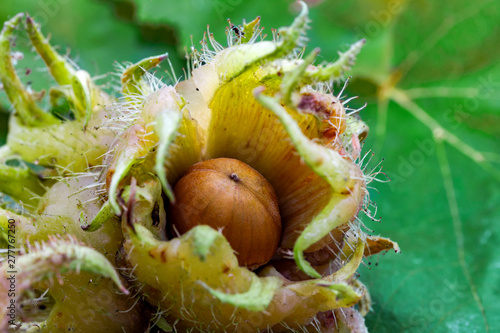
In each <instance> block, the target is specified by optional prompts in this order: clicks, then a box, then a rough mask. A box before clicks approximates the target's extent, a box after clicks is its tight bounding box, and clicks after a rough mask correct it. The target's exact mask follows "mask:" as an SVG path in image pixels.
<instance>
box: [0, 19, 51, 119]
mask: <svg viewBox="0 0 500 333" xmlns="http://www.w3.org/2000/svg"><path fill="white" fill-rule="evenodd" d="M23 17H24V14H22V13H21V14H17V15H16V16H14V17H13V18H11V19H10V20H9V21H7V22H5V24H4V26H3V29H2V32H1V33H0V81H2V83H3V87H4V89H5V92H6V93H7V96H8V97H9V99H10V102H11V103H12V105H14V107H15V110H16V114H17V116H18V117H19V118H20V119H21V122H22V123H23V124H24V125H26V126H30V127H38V126H47V125H51V124H57V123H58V122H59V121H58V120H57V119H56V118H55V117H53V116H52V115H51V114H49V113H46V112H44V111H43V110H42V109H41V108H40V107H39V106H38V105H37V104H36V102H35V100H34V98H33V96H32V95H31V94H30V93H29V92H28V91H27V90H26V89H25V88H24V86H23V84H22V83H21V80H20V79H19V76H18V75H17V73H16V69H15V68H14V65H13V64H12V59H11V48H10V39H11V38H12V34H13V31H14V29H15V28H16V26H17V25H18V24H19V22H21V19H22V18H23Z"/></svg>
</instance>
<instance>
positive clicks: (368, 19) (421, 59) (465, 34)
mask: <svg viewBox="0 0 500 333" xmlns="http://www.w3.org/2000/svg"><path fill="white" fill-rule="evenodd" d="M5 3H6V4H7V6H6V5H5ZM63 3H64V4H63ZM48 4H60V5H59V7H58V8H59V9H57V11H55V13H54V14H53V15H52V17H51V20H50V21H49V22H48V23H47V24H45V25H44V31H46V32H49V31H50V32H52V35H53V41H56V42H57V43H58V44H60V45H64V46H71V48H72V51H73V53H72V54H77V55H80V57H79V62H78V63H79V64H80V65H81V66H82V67H84V68H86V69H88V70H90V72H91V73H92V74H102V73H103V72H106V71H109V70H111V64H112V61H113V60H115V59H116V60H119V61H124V60H130V61H137V60H138V59H139V58H140V57H142V56H145V55H150V54H158V53H162V52H165V51H170V52H171V56H172V55H173V54H172V52H174V51H173V49H172V48H170V49H169V48H168V47H167V45H161V44H158V41H166V43H167V44H168V43H169V40H171V41H172V44H175V46H176V48H177V51H178V53H177V54H175V55H173V56H172V57H171V58H172V60H173V61H174V64H175V65H176V66H177V68H178V69H179V71H178V72H180V65H179V64H180V62H179V59H181V58H182V57H183V54H182V52H181V51H182V50H183V47H184V46H190V45H191V41H190V35H193V36H194V37H193V38H194V40H195V41H198V40H199V39H200V38H201V37H202V31H203V30H205V29H206V24H210V31H211V32H214V34H215V36H216V38H218V39H219V41H221V42H222V41H224V40H225V35H224V34H223V31H224V28H225V26H227V22H226V18H231V20H232V22H234V23H239V22H241V20H242V19H244V18H245V19H247V21H248V20H251V19H253V18H254V17H256V16H257V15H260V16H261V17H262V25H263V26H265V27H266V28H267V29H266V31H267V33H270V29H269V28H272V27H275V28H277V27H279V26H282V25H287V24H289V23H290V22H291V20H292V18H293V16H294V15H295V12H294V6H293V3H292V2H291V1H285V0H279V1H273V2H271V1H264V0H256V1H243V0H216V1H202V0H199V1H194V0H193V1H179V0H175V1H174V0H134V1H128V2H127V1H111V0H109V1H99V2H97V1H84V0H78V1H77V0H74V1H72V2H68V1H66V0H47V1H42V0H39V1H35V2H28V1H27V0H24V1H19V0H17V1H15V2H14V1H13V0H7V1H5V0H3V1H2V7H1V8H0V14H2V15H3V16H5V17H6V16H7V15H12V14H13V13H15V12H18V11H26V10H30V11H37V10H42V11H43V8H46V6H47V5H48ZM9 5H10V7H9ZM310 5H311V15H310V16H311V19H312V23H311V28H312V29H311V31H310V33H309V37H310V39H311V41H310V45H311V46H312V47H316V46H319V47H321V49H322V53H321V55H322V56H323V57H324V59H325V60H334V59H335V57H336V51H337V50H339V49H340V50H345V48H346V47H347V46H348V44H349V43H352V42H354V41H355V40H357V39H358V38H366V39H367V44H366V46H365V48H364V50H363V52H362V54H361V55H360V58H359V60H358V62H357V65H356V67H355V69H354V71H353V73H352V74H353V81H352V83H351V85H350V86H349V94H351V95H359V96H360V101H361V102H360V104H359V105H362V103H364V102H368V107H367V108H366V109H365V110H363V111H362V112H361V115H362V116H363V118H364V119H365V120H367V121H368V123H369V125H370V127H371V134H370V136H369V139H368V140H367V143H366V144H365V148H366V149H370V148H371V149H373V150H374V152H375V153H376V155H375V158H374V159H376V160H377V161H378V160H380V159H381V158H382V157H384V158H385V161H384V162H383V165H384V170H385V171H386V172H387V173H388V174H389V176H390V177H391V178H392V182H390V183H388V184H375V185H374V186H376V187H377V189H378V192H377V191H373V193H372V198H373V199H374V200H375V201H377V203H378V204H379V209H378V212H377V215H378V216H382V217H383V220H382V221H383V222H382V223H376V222H372V221H370V220H367V222H366V225H367V227H368V228H371V229H373V233H376V234H381V235H384V236H388V237H390V238H392V239H394V240H396V241H397V242H399V244H400V246H401V249H402V254H399V255H396V254H394V253H389V254H387V255H386V256H381V257H378V258H377V257H376V258H372V259H371V262H366V265H365V267H364V268H362V269H361V278H362V280H363V281H364V282H365V283H366V284H367V286H368V288H369V290H370V292H371V295H372V297H373V301H374V305H373V312H371V313H370V314H369V315H368V317H367V325H368V327H369V329H370V331H371V332H412V333H413V332H486V331H490V332H499V331H500V301H499V300H500V251H499V250H498V246H497V244H500V209H499V208H498V206H499V204H500V187H499V185H500V172H499V171H498V169H499V164H500V111H499V109H500V81H499V80H500V79H499V78H500V48H499V47H498V45H500V26H499V25H498V22H500V4H499V3H498V1H493V0H486V1H484V0H479V1H475V2H472V3H471V2H469V1H465V0H454V1H448V2H437V1H429V0H428V1H424V0H420V1H417V0H415V1H389V0H386V1H382V0H371V1H369V0H354V1H342V2H340V1H327V0H325V1H310ZM44 6H45V7H44ZM52 8H53V7H52ZM113 13H119V14H120V15H119V16H118V17H117V16H116V15H113ZM0 18H1V16H0ZM159 31H160V32H161V31H163V32H164V33H163V34H162V33H158V32H159ZM165 35H167V36H170V35H171V37H172V38H171V39H168V38H165ZM194 44H195V46H197V42H195V43H194ZM96 67H97V68H98V69H97V70H96V69H95V68H96ZM353 105H354V104H353ZM2 119H4V118H2ZM2 121H3V120H2ZM2 125H3V123H2Z"/></svg>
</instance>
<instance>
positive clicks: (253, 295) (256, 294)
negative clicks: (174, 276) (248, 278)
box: [200, 276, 283, 311]
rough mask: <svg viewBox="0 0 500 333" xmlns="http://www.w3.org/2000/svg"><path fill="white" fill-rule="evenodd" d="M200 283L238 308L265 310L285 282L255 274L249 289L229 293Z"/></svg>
mask: <svg viewBox="0 0 500 333" xmlns="http://www.w3.org/2000/svg"><path fill="white" fill-rule="evenodd" d="M200 283H201V284H202V285H203V286H204V287H205V288H207V290H208V291H209V292H210V294H212V295H213V296H215V297H217V298H218V299H219V300H220V301H221V302H224V303H229V304H232V305H234V306H235V307H236V308H242V309H247V310H250V311H264V310H265V309H266V308H267V307H268V306H269V304H270V303H271V300H272V299H273V296H274V295H275V294H276V291H277V290H278V288H280V287H281V285H282V284H283V282H282V281H280V280H279V279H277V278H273V277H269V278H258V277H257V276H255V277H254V278H253V279H252V283H251V284H250V288H248V290H247V291H245V292H243V293H238V294H227V293H224V292H221V291H218V290H215V289H213V288H210V287H209V286H207V285H206V284H204V283H203V282H200Z"/></svg>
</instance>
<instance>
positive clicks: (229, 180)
mask: <svg viewBox="0 0 500 333" xmlns="http://www.w3.org/2000/svg"><path fill="white" fill-rule="evenodd" d="M174 194H175V198H176V202H175V204H173V205H171V207H170V215H171V218H172V220H173V224H174V226H175V229H176V230H177V232H179V233H180V234H183V233H185V232H187V231H188V230H190V229H191V228H193V227H195V226H197V225H200V224H205V225H209V226H211V227H212V228H214V229H218V230H222V234H223V235H224V236H225V237H226V239H227V240H228V242H229V244H231V247H232V248H233V250H234V251H235V252H236V255H237V257H238V261H239V263H240V265H242V266H247V267H248V268H250V269H253V268H256V267H258V266H260V265H263V264H265V263H266V262H268V261H269V260H270V259H271V258H272V257H273V255H274V253H275V252H276V249H277V247H278V244H279V241H280V238H281V217H280V213H279V207H278V201H277V198H276V194H275V192H274V189H273V187H272V186H271V184H269V182H268V181H267V180H266V179H265V178H264V177H263V176H262V175H261V174H260V173H258V172H257V171H256V170H255V169H253V168H252V167H250V166H249V165H247V164H245V163H243V162H241V161H238V160H235V159H231V158H216V159H212V160H208V161H204V162H200V163H197V164H195V165H193V166H192V167H190V168H189V169H188V170H187V172H186V174H185V175H184V176H183V177H182V178H181V179H180V180H179V181H178V182H177V184H176V185H175V187H174Z"/></svg>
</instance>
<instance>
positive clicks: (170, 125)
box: [154, 109, 182, 202]
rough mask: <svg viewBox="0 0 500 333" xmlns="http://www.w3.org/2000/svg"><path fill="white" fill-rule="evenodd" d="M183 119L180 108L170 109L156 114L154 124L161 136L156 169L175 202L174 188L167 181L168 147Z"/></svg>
mask: <svg viewBox="0 0 500 333" xmlns="http://www.w3.org/2000/svg"><path fill="white" fill-rule="evenodd" d="M181 119H182V115H181V113H180V112H179V110H170V109H168V110H165V111H163V112H160V113H159V114H158V115H157V116H156V123H155V125H154V128H155V133H156V135H157V136H158V138H159V142H158V151H157V153H156V162H155V171H156V174H157V176H158V178H159V179H160V181H161V184H162V186H163V190H164V191H165V193H166V194H167V196H168V199H169V200H170V202H175V197H174V193H173V191H172V188H171V187H170V184H169V183H168V181H167V170H166V168H165V162H166V161H167V153H168V148H169V146H170V144H171V143H172V141H173V140H174V139H175V137H176V136H177V128H178V127H179V124H180V122H181Z"/></svg>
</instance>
